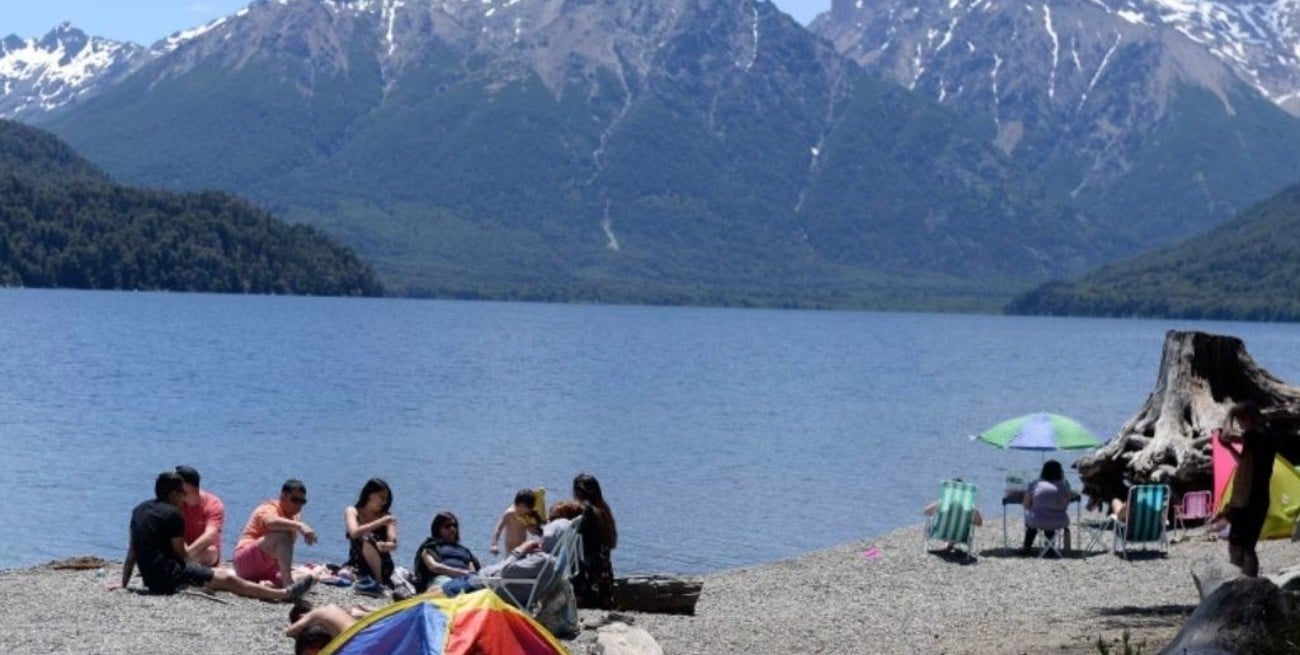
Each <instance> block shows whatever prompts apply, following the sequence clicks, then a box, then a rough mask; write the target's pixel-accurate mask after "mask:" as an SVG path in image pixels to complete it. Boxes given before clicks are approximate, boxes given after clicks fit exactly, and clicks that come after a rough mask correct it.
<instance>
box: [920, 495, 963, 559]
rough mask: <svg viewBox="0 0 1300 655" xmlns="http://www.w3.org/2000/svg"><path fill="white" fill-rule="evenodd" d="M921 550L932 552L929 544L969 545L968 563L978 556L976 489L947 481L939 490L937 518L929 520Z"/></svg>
mask: <svg viewBox="0 0 1300 655" xmlns="http://www.w3.org/2000/svg"><path fill="white" fill-rule="evenodd" d="M924 530H925V531H924V533H923V534H922V538H921V549H922V550H929V548H930V541H932V540H937V541H945V542H948V543H953V544H965V545H966V557H967V559H969V558H972V557H974V556H975V485H973V484H968V483H966V482H958V481H956V480H947V481H945V482H944V483H943V484H942V485H940V486H939V500H938V502H937V503H935V511H934V515H933V516H930V517H927V518H926V521H925V528H924Z"/></svg>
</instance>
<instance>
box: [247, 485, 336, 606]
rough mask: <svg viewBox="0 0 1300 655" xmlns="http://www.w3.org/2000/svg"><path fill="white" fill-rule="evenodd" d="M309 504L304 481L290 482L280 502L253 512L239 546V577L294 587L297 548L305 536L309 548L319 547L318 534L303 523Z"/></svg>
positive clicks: (281, 494) (262, 506) (284, 489)
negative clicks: (304, 508)
mask: <svg viewBox="0 0 1300 655" xmlns="http://www.w3.org/2000/svg"><path fill="white" fill-rule="evenodd" d="M306 504H307V486H306V485H304V484H303V483H302V480H294V479H290V480H286V481H285V483H284V485H283V486H281V487H280V498H279V499H271V500H268V501H266V502H264V503H262V504H261V505H259V506H258V507H257V509H255V510H253V515H252V516H250V517H248V524H247V525H245V526H244V532H243V534H241V535H239V543H238V544H237V545H236V546H235V557H234V562H235V573H236V574H237V575H239V577H241V578H244V579H245V580H252V581H253V582H262V581H264V580H266V581H270V582H271V583H272V584H273V585H275V586H277V587H284V586H286V585H289V584H292V583H293V574H292V567H293V545H294V542H295V541H297V539H298V535H299V534H300V533H301V534H302V539H303V541H305V542H307V545H309V546H310V545H311V544H314V543H316V531H315V530H313V529H312V528H311V526H310V525H307V523H306V522H304V521H303V520H302V508H303V505H306Z"/></svg>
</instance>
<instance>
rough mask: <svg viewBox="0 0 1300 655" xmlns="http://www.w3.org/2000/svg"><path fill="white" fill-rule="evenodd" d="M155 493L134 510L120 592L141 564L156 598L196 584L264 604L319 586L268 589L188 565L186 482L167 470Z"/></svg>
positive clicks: (307, 581)
mask: <svg viewBox="0 0 1300 655" xmlns="http://www.w3.org/2000/svg"><path fill="white" fill-rule="evenodd" d="M153 489H154V498H153V500H146V501H144V502H142V503H140V504H139V505H137V506H136V507H135V509H134V510H133V511H132V512H131V524H130V542H129V543H128V545H127V549H126V559H125V560H124V561H123V562H122V580H121V585H120V586H121V588H123V589H125V588H126V587H127V585H129V584H130V582H131V576H132V575H134V574H135V569H136V567H137V566H138V567H139V568H140V577H141V578H142V579H143V580H144V585H145V587H147V588H148V589H149V591H151V592H153V593H156V594H174V593H176V592H177V591H180V590H181V589H183V588H185V587H189V586H194V587H206V588H207V589H210V590H212V591H229V592H231V593H233V594H235V595H238V596H245V597H248V598H257V599H261V600H271V601H296V600H298V599H300V598H302V597H303V595H304V594H306V593H307V591H308V590H309V589H311V587H312V585H313V584H314V583H315V582H316V579H315V578H313V577H307V578H304V579H303V580H301V581H299V582H298V583H297V584H295V585H293V586H292V587H290V588H288V589H269V588H267V587H263V586H262V585H259V584H255V583H253V582H249V581H247V580H244V579H242V578H240V577H239V576H237V575H231V574H230V573H229V572H228V571H225V570H223V569H213V568H210V567H207V566H203V565H202V564H196V563H194V562H190V561H186V557H185V538H184V533H185V519H184V518H183V517H181V512H180V505H181V503H182V502H183V501H184V498H185V481H184V480H183V479H182V478H181V476H180V474H178V473H176V472H175V471H166V472H164V473H160V474H159V475H158V478H157V479H156V480H155V481H154V486H153Z"/></svg>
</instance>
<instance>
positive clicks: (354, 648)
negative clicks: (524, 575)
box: [321, 589, 568, 655]
mask: <svg viewBox="0 0 1300 655" xmlns="http://www.w3.org/2000/svg"><path fill="white" fill-rule="evenodd" d="M471 653H472V654H474V655H566V654H567V653H568V651H566V650H565V649H564V647H563V646H561V645H560V642H558V641H556V640H555V637H553V636H551V633H550V632H547V630H546V628H543V627H542V626H541V624H539V623H537V622H536V621H534V620H533V619H532V617H530V616H528V615H527V614H524V613H523V612H520V611H519V610H517V609H515V608H514V606H512V605H510V604H508V603H506V602H505V601H503V600H501V598H500V597H498V596H497V595H496V594H494V593H492V591H491V590H489V589H484V590H482V591H476V592H474V593H472V594H462V595H460V596H457V597H455V598H434V597H432V596H429V595H428V594H423V595H420V596H416V597H414V598H410V599H407V600H404V601H402V602H399V603H393V604H392V605H389V606H387V607H384V608H382V609H380V610H378V611H375V612H373V613H371V614H369V615H368V616H366V617H365V618H363V619H361V620H359V621H357V622H356V623H355V624H353V625H352V627H350V628H348V629H347V630H346V631H344V632H343V633H342V634H340V635H339V636H337V637H335V638H334V640H333V641H331V642H330V643H329V645H328V646H326V647H325V649H324V650H322V651H321V655H362V654H366V655H380V654H382V655H470V654H471Z"/></svg>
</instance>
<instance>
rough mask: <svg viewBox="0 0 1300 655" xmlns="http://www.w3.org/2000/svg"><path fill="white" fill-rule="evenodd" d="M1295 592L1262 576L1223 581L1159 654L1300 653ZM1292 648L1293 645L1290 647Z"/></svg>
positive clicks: (1256, 654)
mask: <svg viewBox="0 0 1300 655" xmlns="http://www.w3.org/2000/svg"><path fill="white" fill-rule="evenodd" d="M1298 607H1300V605H1298V604H1297V602H1296V597H1295V596H1294V595H1293V594H1291V593H1287V592H1283V591H1282V590H1281V589H1280V588H1278V586H1277V585H1275V584H1273V582H1272V581H1271V580H1268V579H1266V578H1246V577H1239V578H1236V579H1232V580H1227V581H1223V582H1222V583H1221V584H1219V585H1218V586H1216V587H1215V588H1214V590H1213V591H1211V592H1210V593H1209V594H1208V595H1207V596H1206V597H1205V598H1204V599H1202V600H1201V603H1200V605H1197V607H1196V610H1195V611H1194V612H1192V615H1191V616H1189V617H1187V622H1186V623H1185V624H1184V625H1183V629H1182V630H1179V631H1178V634H1177V635H1176V636H1175V637H1174V639H1173V641H1172V642H1170V643H1169V645H1168V646H1165V648H1164V649H1163V650H1161V651H1160V655H1273V654H1277V653H1288V652H1292V653H1294V652H1300V651H1297V650H1294V649H1290V650H1289V649H1288V648H1287V647H1286V646H1287V645H1288V644H1291V643H1295V639H1296V636H1297V635H1296V632H1297V628H1296V626H1297V625H1300V622H1297V618H1300V614H1298V613H1297V608H1298ZM1292 648H1294V647H1292Z"/></svg>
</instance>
